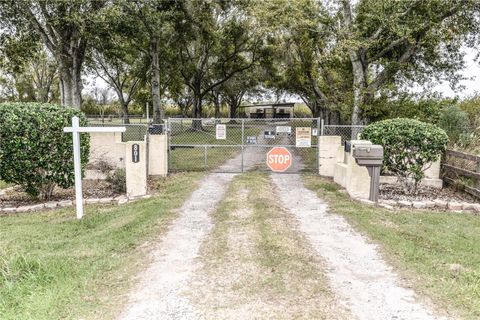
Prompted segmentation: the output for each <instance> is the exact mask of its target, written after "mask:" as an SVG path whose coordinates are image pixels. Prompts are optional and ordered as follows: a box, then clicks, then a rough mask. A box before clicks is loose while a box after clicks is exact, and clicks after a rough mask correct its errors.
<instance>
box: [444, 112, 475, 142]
mask: <svg viewBox="0 0 480 320" xmlns="http://www.w3.org/2000/svg"><path fill="white" fill-rule="evenodd" d="M438 125H439V126H440V127H441V128H442V129H443V130H445V131H446V132H447V134H448V137H449V138H450V141H452V142H454V143H455V142H458V141H459V140H460V138H461V137H462V136H464V135H466V134H467V133H468V128H469V123H468V115H467V113H465V112H464V111H462V110H460V108H459V107H457V106H455V105H452V106H448V107H446V108H445V109H443V111H442V113H441V114H440V118H439V120H438Z"/></svg>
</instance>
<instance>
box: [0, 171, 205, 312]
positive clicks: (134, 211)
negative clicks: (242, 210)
mask: <svg viewBox="0 0 480 320" xmlns="http://www.w3.org/2000/svg"><path fill="white" fill-rule="evenodd" d="M200 177H201V175H200V174H179V175H175V176H172V177H169V178H167V179H165V180H162V181H161V182H159V190H160V192H159V194H158V195H156V196H154V197H152V198H151V199H149V200H144V201H139V202H135V203H131V204H127V205H124V206H121V207H113V206H106V207H105V206H103V207H102V206H94V207H92V206H88V207H87V209H86V211H87V213H86V216H85V217H84V219H83V220H81V221H77V220H76V219H75V213H74V212H73V211H72V209H62V210H55V211H47V212H42V213H38V214H28V215H27V214H23V215H9V216H3V217H0V234H1V235H2V236H1V237H0V318H1V319H5V320H6V319H78V318H84V319H94V318H112V317H113V315H114V313H115V312H116V309H117V308H118V306H119V304H121V303H122V302H123V301H122V299H123V298H122V296H121V294H122V293H123V292H125V291H126V290H127V288H128V287H129V286H130V281H131V279H132V275H133V274H134V273H135V272H137V271H138V270H139V269H140V268H141V265H142V263H143V262H145V259H146V258H145V256H146V254H145V250H141V249H140V250H139V245H141V244H144V243H145V241H148V240H152V239H155V238H156V237H158V235H159V234H161V233H162V232H163V231H164V230H165V229H166V226H167V225H168V224H169V223H170V221H172V219H173V218H174V217H175V213H174V209H176V208H178V207H180V206H181V204H182V203H183V202H184V200H185V199H186V198H187V197H188V196H189V195H190V193H191V192H192V191H193V190H194V188H195V186H196V182H197V181H198V180H199V179H200Z"/></svg>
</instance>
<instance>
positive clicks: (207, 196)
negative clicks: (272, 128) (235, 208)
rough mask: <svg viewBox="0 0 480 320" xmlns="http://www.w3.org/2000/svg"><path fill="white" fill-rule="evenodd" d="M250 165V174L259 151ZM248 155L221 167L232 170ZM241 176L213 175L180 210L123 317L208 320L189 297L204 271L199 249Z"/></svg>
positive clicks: (130, 296) (132, 319)
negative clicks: (194, 278)
mask: <svg viewBox="0 0 480 320" xmlns="http://www.w3.org/2000/svg"><path fill="white" fill-rule="evenodd" d="M253 154H254V155H253V156H252V157H249V159H247V160H246V161H245V163H244V168H245V170H250V169H251V168H253V167H254V166H255V165H257V163H258V162H259V161H261V160H262V157H261V154H259V153H258V152H253ZM241 157H242V155H241V154H238V155H237V156H235V157H234V158H232V159H229V160H228V161H226V162H225V163H224V164H223V165H222V166H220V167H219V169H220V171H223V172H230V171H232V168H235V167H236V166H237V165H238V163H239V161H240V160H241ZM235 176H236V174H231V173H209V174H208V175H207V176H205V177H204V178H203V179H202V181H201V182H200V183H199V186H198V188H197V190H196V191H194V192H193V193H192V195H191V196H190V198H189V199H188V200H187V201H186V202H185V203H184V204H183V206H182V207H181V208H180V210H179V217H178V218H177V219H176V220H175V221H174V222H173V223H172V225H171V226H170V228H169V231H168V232H167V234H166V235H165V236H164V237H163V238H162V239H160V240H159V243H158V244H157V246H156V247H155V248H153V250H152V262H151V263H150V265H149V266H148V267H147V269H146V270H145V271H143V272H141V273H140V274H139V275H138V279H137V280H136V282H137V284H136V287H135V288H134V289H133V290H132V291H131V292H130V293H129V294H128V303H127V305H126V306H125V307H124V309H123V310H122V311H121V313H120V316H119V317H118V319H122V320H140V319H141V320H145V319H162V320H167V319H189V320H190V319H203V317H202V315H201V314H200V313H199V312H198V311H197V310H196V309H195V308H194V307H193V306H192V304H191V303H190V301H189V299H188V298H187V297H185V295H184V290H185V289H186V288H188V283H189V281H190V280H191V277H192V275H193V274H194V272H195V271H196V270H197V269H198V268H199V262H198V259H197V258H198V255H199V248H200V246H201V244H202V243H203V241H204V239H205V237H206V235H207V234H208V233H209V232H210V230H211V229H212V227H213V223H212V219H211V216H210V214H211V213H212V211H213V210H215V208H216V206H217V204H218V203H219V202H220V201H221V200H222V199H223V197H224V196H225V192H226V190H227V189H228V186H229V185H230V182H231V181H232V179H233V178H234V177H235Z"/></svg>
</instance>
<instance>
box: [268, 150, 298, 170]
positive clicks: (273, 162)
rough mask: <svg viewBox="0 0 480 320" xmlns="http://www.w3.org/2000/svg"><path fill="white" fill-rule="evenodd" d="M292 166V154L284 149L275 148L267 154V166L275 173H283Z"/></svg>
mask: <svg viewBox="0 0 480 320" xmlns="http://www.w3.org/2000/svg"><path fill="white" fill-rule="evenodd" d="M291 165H292V154H291V153H290V151H288V150H287V149H286V148H284V147H275V148H272V149H270V151H268V152H267V166H268V167H269V168H270V169H271V170H272V171H275V172H284V171H285V170H287V169H288V168H290V166H291Z"/></svg>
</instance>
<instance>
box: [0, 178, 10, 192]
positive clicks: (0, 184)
mask: <svg viewBox="0 0 480 320" xmlns="http://www.w3.org/2000/svg"><path fill="white" fill-rule="evenodd" d="M8 187H9V185H8V183H6V182H4V181H2V180H0V190H2V189H5V188H8Z"/></svg>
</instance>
